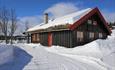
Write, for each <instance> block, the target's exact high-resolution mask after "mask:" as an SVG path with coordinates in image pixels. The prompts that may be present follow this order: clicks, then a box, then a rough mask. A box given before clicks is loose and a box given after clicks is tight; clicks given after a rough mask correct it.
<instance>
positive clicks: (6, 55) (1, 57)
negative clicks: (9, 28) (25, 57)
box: [0, 45, 13, 65]
mask: <svg viewBox="0 0 115 70" xmlns="http://www.w3.org/2000/svg"><path fill="white" fill-rule="evenodd" d="M12 60H13V47H12V46H9V45H0V65H2V64H5V63H8V62H11V61H12Z"/></svg>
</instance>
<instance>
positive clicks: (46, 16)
mask: <svg viewBox="0 0 115 70" xmlns="http://www.w3.org/2000/svg"><path fill="white" fill-rule="evenodd" d="M44 23H45V24H47V23H48V13H45V14H44Z"/></svg>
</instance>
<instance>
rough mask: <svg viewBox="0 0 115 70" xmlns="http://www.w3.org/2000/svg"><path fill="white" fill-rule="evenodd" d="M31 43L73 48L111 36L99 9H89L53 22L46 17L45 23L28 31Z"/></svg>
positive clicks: (46, 15)
mask: <svg viewBox="0 0 115 70" xmlns="http://www.w3.org/2000/svg"><path fill="white" fill-rule="evenodd" d="M27 32H28V33H29V34H31V43H40V44H42V45H44V46H49V47H50V46H52V45H59V46H64V47H67V48H73V47H76V46H79V45H84V44H86V43H89V42H91V41H94V40H96V39H106V38H107V36H108V35H110V34H111V30H110V29H109V27H108V24H107V23H106V21H105V19H104V17H103V16H102V14H101V13H100V11H99V9H98V8H97V7H96V8H93V9H91V8H87V9H84V10H81V11H78V12H75V13H72V14H68V15H65V16H63V17H59V18H56V19H53V20H48V14H47V13H46V14H45V15H44V22H43V23H41V24H39V25H37V26H35V27H33V28H30V29H28V30H27Z"/></svg>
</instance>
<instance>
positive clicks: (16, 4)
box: [0, 0, 115, 17]
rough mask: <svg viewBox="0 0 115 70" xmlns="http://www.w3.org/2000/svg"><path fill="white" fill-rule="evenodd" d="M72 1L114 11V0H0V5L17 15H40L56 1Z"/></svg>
mask: <svg viewBox="0 0 115 70" xmlns="http://www.w3.org/2000/svg"><path fill="white" fill-rule="evenodd" d="M62 2H63V3H73V4H75V5H76V6H79V7H81V9H82V8H88V7H91V8H93V7H96V6H97V7H99V9H101V10H104V11H106V12H115V0H0V6H6V7H9V8H14V9H15V10H16V13H17V15H18V16H19V17H24V16H33V15H41V14H43V12H44V10H46V9H47V8H49V7H51V6H52V5H54V4H57V3H62Z"/></svg>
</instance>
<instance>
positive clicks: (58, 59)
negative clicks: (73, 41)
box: [0, 30, 115, 70]
mask: <svg viewBox="0 0 115 70" xmlns="http://www.w3.org/2000/svg"><path fill="white" fill-rule="evenodd" d="M5 46H6V45H5ZM8 46H9V47H11V45H7V46H6V47H8ZM2 47H4V45H1V46H0V62H4V61H5V62H4V64H3V63H2V64H1V65H0V70H115V30H113V31H112V34H111V36H109V37H108V38H107V39H106V40H101V39H98V40H96V41H93V42H91V43H88V44H86V45H83V46H79V47H75V48H64V47H61V46H52V47H45V46H42V45H40V44H15V45H13V47H11V48H12V49H13V55H12V54H11V53H12V51H11V50H10V49H11V48H10V49H6V50H5V51H4V50H3V51H2ZM8 50H9V51H10V52H9V51H8ZM6 51H8V52H7V53H6ZM1 52H4V53H5V54H4V55H2V53H1ZM7 55H8V56H7ZM4 56H6V57H7V58H4ZM9 57H11V58H9ZM1 59H2V60H1ZM3 59H4V60H3ZM8 59H9V60H8ZM12 59H14V60H13V61H10V60H12Z"/></svg>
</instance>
